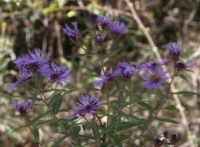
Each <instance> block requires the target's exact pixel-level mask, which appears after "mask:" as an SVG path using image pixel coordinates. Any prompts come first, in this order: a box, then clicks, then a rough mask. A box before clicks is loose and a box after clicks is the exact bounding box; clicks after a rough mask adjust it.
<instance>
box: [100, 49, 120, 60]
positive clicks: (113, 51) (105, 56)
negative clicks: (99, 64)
mask: <svg viewBox="0 0 200 147" xmlns="http://www.w3.org/2000/svg"><path fill="white" fill-rule="evenodd" d="M120 50H121V49H116V50H112V51H111V52H110V53H108V54H105V55H104V56H103V58H104V59H105V58H108V57H110V56H113V55H115V54H117V53H118V52H119V51H120Z"/></svg>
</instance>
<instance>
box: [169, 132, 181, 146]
mask: <svg viewBox="0 0 200 147" xmlns="http://www.w3.org/2000/svg"><path fill="white" fill-rule="evenodd" d="M170 141H171V143H172V144H178V142H179V141H180V135H179V134H177V133H174V134H172V135H171V138H170Z"/></svg>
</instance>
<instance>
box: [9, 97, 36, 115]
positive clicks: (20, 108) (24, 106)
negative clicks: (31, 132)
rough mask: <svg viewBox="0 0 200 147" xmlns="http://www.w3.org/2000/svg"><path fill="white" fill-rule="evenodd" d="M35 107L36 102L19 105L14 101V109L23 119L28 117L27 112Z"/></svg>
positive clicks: (23, 102) (24, 102)
mask: <svg viewBox="0 0 200 147" xmlns="http://www.w3.org/2000/svg"><path fill="white" fill-rule="evenodd" d="M33 105H34V102H32V101H22V102H20V103H17V101H16V100H14V103H13V107H14V108H15V110H17V111H18V112H19V113H20V115H21V116H22V117H24V116H26V114H27V110H28V109H31V108H32V107H33Z"/></svg>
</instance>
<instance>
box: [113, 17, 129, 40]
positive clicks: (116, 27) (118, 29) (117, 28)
mask: <svg viewBox="0 0 200 147" xmlns="http://www.w3.org/2000/svg"><path fill="white" fill-rule="evenodd" d="M109 30H110V31H111V33H112V35H113V37H114V39H116V38H118V37H119V36H120V35H122V34H125V33H126V32H127V27H126V26H125V25H124V23H121V22H119V21H112V22H110V24H109Z"/></svg>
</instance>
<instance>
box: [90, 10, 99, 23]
mask: <svg viewBox="0 0 200 147" xmlns="http://www.w3.org/2000/svg"><path fill="white" fill-rule="evenodd" d="M97 17H98V15H97V14H94V13H90V14H89V17H88V18H89V21H90V23H91V24H96V23H97V21H96V20H97Z"/></svg>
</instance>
